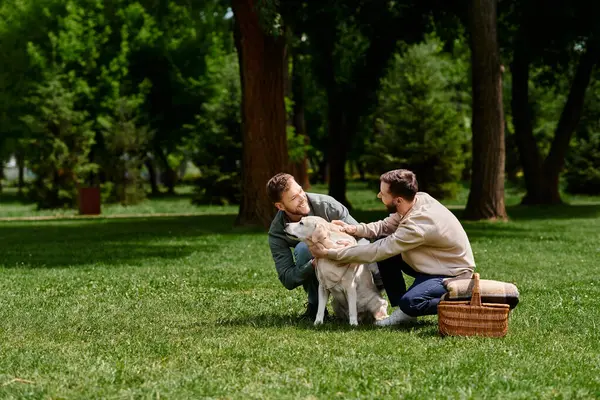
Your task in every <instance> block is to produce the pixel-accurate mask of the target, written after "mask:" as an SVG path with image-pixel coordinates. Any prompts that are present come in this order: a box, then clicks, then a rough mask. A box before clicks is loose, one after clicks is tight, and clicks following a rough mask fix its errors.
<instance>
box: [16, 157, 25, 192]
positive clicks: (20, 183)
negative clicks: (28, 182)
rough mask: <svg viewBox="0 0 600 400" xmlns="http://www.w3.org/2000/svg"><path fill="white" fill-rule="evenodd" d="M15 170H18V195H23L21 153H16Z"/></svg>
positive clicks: (23, 161)
mask: <svg viewBox="0 0 600 400" xmlns="http://www.w3.org/2000/svg"><path fill="white" fill-rule="evenodd" d="M17 168H18V169H19V178H18V181H17V185H18V186H17V187H18V192H17V193H18V195H19V196H22V195H23V188H24V187H25V156H24V154H23V152H17Z"/></svg>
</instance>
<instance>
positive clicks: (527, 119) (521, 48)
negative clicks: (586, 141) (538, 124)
mask: <svg viewBox="0 0 600 400" xmlns="http://www.w3.org/2000/svg"><path fill="white" fill-rule="evenodd" d="M524 24H525V23H524V22H523V23H522V26H524ZM529 65H530V61H529V50H528V46H527V38H526V35H525V32H524V28H523V27H521V29H520V34H519V35H518V36H517V38H516V40H515V43H514V59H513V63H512V66H511V72H512V99H511V108H512V114H513V124H514V127H515V139H516V144H517V149H518V151H519V159H520V161H521V166H522V167H523V175H524V177H525V187H526V189H527V193H528V194H534V193H540V192H541V191H542V190H541V189H542V186H543V185H542V182H543V181H544V176H543V173H542V159H541V156H540V150H539V148H538V145H537V142H536V140H535V137H534V135H533V126H532V115H531V104H530V103H529ZM525 198H526V199H527V198H528V197H525Z"/></svg>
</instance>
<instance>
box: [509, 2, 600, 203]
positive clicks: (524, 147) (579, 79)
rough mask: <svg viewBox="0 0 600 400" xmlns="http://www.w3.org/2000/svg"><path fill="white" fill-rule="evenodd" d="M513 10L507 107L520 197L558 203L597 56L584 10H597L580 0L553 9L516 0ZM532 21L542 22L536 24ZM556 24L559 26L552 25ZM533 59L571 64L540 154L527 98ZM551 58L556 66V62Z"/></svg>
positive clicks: (595, 39)
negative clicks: (520, 173) (568, 80)
mask: <svg viewBox="0 0 600 400" xmlns="http://www.w3.org/2000/svg"><path fill="white" fill-rule="evenodd" d="M593 6H594V5H592V7H593ZM540 13H542V14H541V15H540ZM514 15H515V17H516V18H515V23H516V24H517V26H518V29H517V33H516V35H515V36H514V38H513V43H512V50H513V61H512V64H511V72H512V76H513V79H512V100H511V108H512V114H513V122H514V127H515V139H516V143H517V148H518V150H519V158H520V160H521V164H522V167H523V174H524V177H525V185H526V188H527V194H526V195H525V197H524V198H523V203H524V204H558V203H561V202H562V200H561V196H560V191H559V179H560V174H561V172H562V169H563V166H564V162H565V156H566V153H567V150H568V147H569V142H570V140H571V137H572V136H573V133H574V132H575V130H576V128H577V125H578V123H579V120H580V118H581V115H582V113H583V105H584V99H585V93H586V90H587V87H588V86H589V83H590V80H591V78H592V72H593V70H594V67H595V66H596V64H597V62H598V60H599V58H600V41H599V40H598V36H597V31H594V29H595V25H596V24H595V21H594V20H593V19H591V20H590V18H591V17H590V16H593V15H597V13H595V12H594V9H593V8H589V5H588V4H586V3H585V2H572V3H569V4H562V6H561V7H559V8H558V9H557V8H554V7H550V8H544V7H542V4H540V3H537V4H535V3H534V4H527V5H526V4H521V3H518V6H517V7H516V10H515V11H514ZM538 21H545V23H543V24H542V25H541V26H540V25H539V24H538ZM557 26H560V27H561V28H560V29H557ZM557 58H559V59H558V60H557ZM536 64H541V65H545V66H549V65H554V66H555V68H553V70H555V71H560V73H564V71H565V70H566V69H568V65H569V64H575V65H576V66H575V68H574V74H573V78H572V81H571V85H570V90H569V93H568V96H567V100H566V102H565V105H564V107H563V110H562V112H561V114H560V118H559V120H558V123H557V126H556V129H555V131H554V137H553V139H552V143H551V146H550V151H549V153H548V154H547V156H546V157H545V158H544V155H543V154H542V152H541V150H540V148H539V145H538V142H537V140H536V138H535V136H534V133H533V132H534V123H535V121H534V116H533V115H532V112H531V109H532V106H533V101H532V100H531V98H530V96H529V90H530V80H531V76H530V70H531V68H532V67H533V66H535V65H536ZM557 64H558V67H559V68H556V67H557ZM561 64H562V65H561Z"/></svg>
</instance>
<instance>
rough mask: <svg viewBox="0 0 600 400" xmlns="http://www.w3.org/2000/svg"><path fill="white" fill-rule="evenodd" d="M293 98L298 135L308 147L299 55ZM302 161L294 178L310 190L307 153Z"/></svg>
mask: <svg viewBox="0 0 600 400" xmlns="http://www.w3.org/2000/svg"><path fill="white" fill-rule="evenodd" d="M292 68H293V69H292V97H293V99H294V109H293V123H294V129H295V131H296V135H298V136H301V137H302V138H303V139H304V144H305V145H308V144H309V142H310V140H309V138H308V135H307V134H306V121H305V119H304V81H303V79H302V71H301V70H300V65H299V61H298V57H297V55H294V63H293V67H292ZM303 153H304V155H303V157H302V160H301V161H300V162H298V163H296V164H295V166H294V177H295V178H296V182H298V183H299V184H300V186H302V188H303V189H304V190H309V189H310V181H309V177H308V159H307V155H306V152H303Z"/></svg>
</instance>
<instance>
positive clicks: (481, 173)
mask: <svg viewBox="0 0 600 400" xmlns="http://www.w3.org/2000/svg"><path fill="white" fill-rule="evenodd" d="M469 11H470V15H469V19H470V28H471V63H472V78H473V83H472V91H473V125H472V131H473V167H472V169H473V175H472V177H471V190H470V192H469V200H468V202H467V207H466V209H465V213H464V217H465V218H466V219H473V220H480V219H501V220H504V219H506V209H505V206H504V160H505V149H504V111H503V108H502V69H503V68H502V66H501V65H500V59H499V54H498V43H497V34H496V22H497V18H496V0H472V1H471V8H470V10H469Z"/></svg>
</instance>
